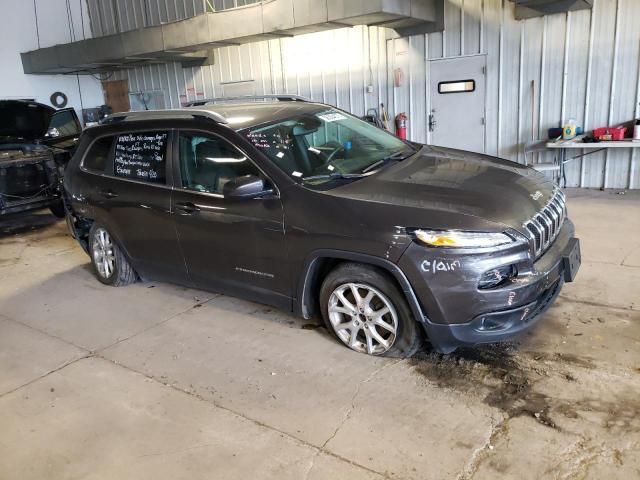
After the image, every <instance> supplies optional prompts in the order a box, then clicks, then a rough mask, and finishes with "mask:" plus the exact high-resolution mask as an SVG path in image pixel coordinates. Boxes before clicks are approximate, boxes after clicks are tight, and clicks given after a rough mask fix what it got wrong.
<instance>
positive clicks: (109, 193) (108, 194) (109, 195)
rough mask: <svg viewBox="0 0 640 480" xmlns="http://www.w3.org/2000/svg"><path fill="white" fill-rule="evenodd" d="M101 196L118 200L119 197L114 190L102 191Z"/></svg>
mask: <svg viewBox="0 0 640 480" xmlns="http://www.w3.org/2000/svg"><path fill="white" fill-rule="evenodd" d="M100 195H102V196H103V197H104V198H116V197H117V196H118V194H117V193H115V192H114V191H113V190H101V191H100Z"/></svg>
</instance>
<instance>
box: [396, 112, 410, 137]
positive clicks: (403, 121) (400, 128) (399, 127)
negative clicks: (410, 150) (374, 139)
mask: <svg viewBox="0 0 640 480" xmlns="http://www.w3.org/2000/svg"><path fill="white" fill-rule="evenodd" d="M407 121H408V117H407V114H406V113H404V112H402V113H399V114H398V115H396V136H397V137H398V138H401V139H402V140H406V139H407Z"/></svg>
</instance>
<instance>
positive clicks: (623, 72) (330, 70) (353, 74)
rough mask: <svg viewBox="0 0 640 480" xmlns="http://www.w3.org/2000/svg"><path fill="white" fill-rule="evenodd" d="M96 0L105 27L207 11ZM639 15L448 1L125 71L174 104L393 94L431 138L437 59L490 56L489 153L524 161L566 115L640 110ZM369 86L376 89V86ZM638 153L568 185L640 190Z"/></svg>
mask: <svg viewBox="0 0 640 480" xmlns="http://www.w3.org/2000/svg"><path fill="white" fill-rule="evenodd" d="M225 1H231V0H225ZM89 5H90V12H91V18H92V28H93V29H94V32H95V33H96V34H99V33H103V34H104V33H112V32H115V31H118V30H127V29H131V28H140V27H142V26H144V25H149V24H154V23H159V22H166V21H170V20H174V19H178V18H184V17H185V16H190V15H193V14H194V13H199V12H201V11H203V9H204V8H205V7H204V2H202V1H201V0H112V1H105V0H89ZM145 5H146V6H147V8H146V9H145V7H144V6H145ZM215 6H216V8H219V6H218V5H215ZM145 12H146V13H145ZM638 18H640V1H638V0H594V9H593V11H590V10H582V11H576V12H570V13H566V14H557V15H550V16H546V17H542V18H535V19H530V20H526V21H517V20H515V18H514V6H513V4H512V2H510V1H507V0H447V1H445V31H444V32H440V33H433V34H429V35H417V36H413V37H409V38H396V39H393V38H390V37H391V36H392V33H391V32H389V31H387V30H385V29H381V28H376V27H371V28H366V27H355V28H348V29H341V30H333V31H329V32H323V33H316V34H311V35H304V36H299V37H294V38H285V39H278V40H270V41H265V42H260V43H256V44H252V45H244V46H238V47H226V48H220V49H217V50H216V53H215V60H216V61H215V65H212V66H205V67H201V68H187V69H183V68H182V67H181V66H180V65H179V64H167V65H150V66H145V67H138V68H135V69H131V70H129V71H125V72H119V73H118V74H117V78H129V85H130V89H131V91H132V92H140V91H150V90H161V91H163V92H164V93H165V103H166V105H171V106H172V107H177V106H179V104H180V103H181V102H183V101H185V100H195V99H198V98H204V97H211V96H222V95H235V94H262V93H282V92H287V93H298V94H301V95H306V96H309V97H311V98H313V99H316V100H320V101H323V102H327V103H330V104H334V105H337V106H339V107H341V108H344V109H347V110H349V111H351V112H353V113H355V114H357V115H362V114H364V112H365V111H366V109H367V108H371V107H378V106H379V104H380V102H383V103H385V105H386V106H388V108H389V111H390V114H391V115H393V114H394V113H396V112H401V111H404V112H407V113H408V114H409V118H410V123H409V125H410V127H409V128H410V130H409V134H410V137H411V138H412V139H414V140H416V141H421V142H426V141H428V140H429V138H428V132H427V128H426V120H427V119H426V116H427V113H426V112H428V111H429V98H428V97H429V95H428V91H429V86H428V61H429V60H430V59H437V58H444V57H458V56H464V55H474V54H486V55H487V92H486V106H487V113H486V123H487V125H486V142H485V144H486V150H487V153H489V154H493V155H499V156H502V157H506V158H510V159H513V160H517V161H519V162H525V156H524V153H523V147H524V144H525V143H527V142H529V141H531V140H532V139H537V138H541V137H543V136H544V135H545V132H546V130H547V128H549V127H553V126H559V125H560V124H561V123H562V122H563V121H564V120H568V119H569V118H575V119H576V120H577V121H578V124H579V125H583V126H584V127H585V129H587V130H589V129H592V128H594V127H597V126H604V125H613V124H616V123H620V122H624V121H628V120H631V119H633V118H634V117H638V116H640V106H639V104H640V82H639V77H640V28H638ZM614 52H617V54H615V55H614ZM398 67H400V68H402V69H403V71H404V73H405V78H406V81H405V82H403V84H402V86H401V87H398V88H395V87H393V82H392V77H391V75H392V71H393V69H394V68H398ZM369 84H371V85H373V87H374V91H373V93H366V87H367V85H369ZM634 152H635V150H633V151H632V150H628V149H621V150H615V151H609V152H608V153H595V154H592V155H589V156H587V157H584V158H583V159H578V160H575V161H573V162H571V163H569V164H568V166H567V182H568V185H569V186H584V187H596V188H597V187H603V186H604V187H607V188H640V178H639V177H640V168H639V167H638V162H639V161H640V153H634ZM577 153H581V152H580V151H578V152H577ZM546 155H548V154H546ZM544 156H545V155H542V156H541V158H536V159H533V160H534V161H544V160H545V158H543V157H544ZM529 160H531V159H529ZM547 160H548V159H547Z"/></svg>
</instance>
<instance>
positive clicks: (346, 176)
mask: <svg viewBox="0 0 640 480" xmlns="http://www.w3.org/2000/svg"><path fill="white" fill-rule="evenodd" d="M362 177H368V175H366V174H365V173H340V172H333V173H327V174H324V175H312V176H310V177H302V179H301V180H302V181H303V182H312V181H314V180H333V179H354V178H362Z"/></svg>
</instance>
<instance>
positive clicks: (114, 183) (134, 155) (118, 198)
mask: <svg viewBox="0 0 640 480" xmlns="http://www.w3.org/2000/svg"><path fill="white" fill-rule="evenodd" d="M171 135H172V133H171V131H169V130H155V129H154V130H141V131H134V132H128V133H122V134H116V135H113V136H111V137H107V140H103V141H104V142H105V144H108V145H109V149H110V154H109V157H108V161H107V162H106V165H105V167H104V173H101V172H99V168H98V171H95V170H93V171H92V169H91V168H88V166H89V165H91V162H92V160H93V159H94V157H96V156H97V155H98V154H99V152H98V149H97V145H99V143H98V142H100V139H98V140H97V141H96V143H94V146H93V147H90V148H89V150H88V153H87V156H85V158H84V159H83V164H82V167H81V168H82V170H83V171H84V172H85V174H86V175H88V176H91V178H88V179H87V180H86V182H85V185H86V187H85V189H84V192H85V194H86V196H87V202H88V203H89V204H90V205H91V210H92V215H93V217H94V219H95V220H96V221H98V222H100V223H102V224H104V225H105V226H106V227H107V228H108V229H109V231H110V232H111V233H112V235H113V236H114V237H115V238H116V240H117V241H118V242H119V244H120V245H121V246H122V247H123V248H124V250H125V251H126V253H127V255H128V257H129V258H130V260H131V262H132V264H133V266H134V268H135V269H136V271H137V272H138V273H139V274H140V275H141V276H142V277H143V278H151V279H157V280H166V281H173V282H177V283H188V278H187V275H186V269H185V266H184V259H183V258H182V255H181V253H180V248H179V245H178V239H177V235H176V230H175V226H174V224H173V219H172V218H171V211H170V209H171V187H170V175H171V174H170V172H169V171H168V169H167V164H168V152H169V151H170V148H169V144H170V138H171ZM109 140H110V141H111V143H109ZM102 148H103V150H104V148H105V145H103V147H102ZM99 164H100V163H99V162H98V165H99Z"/></svg>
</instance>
